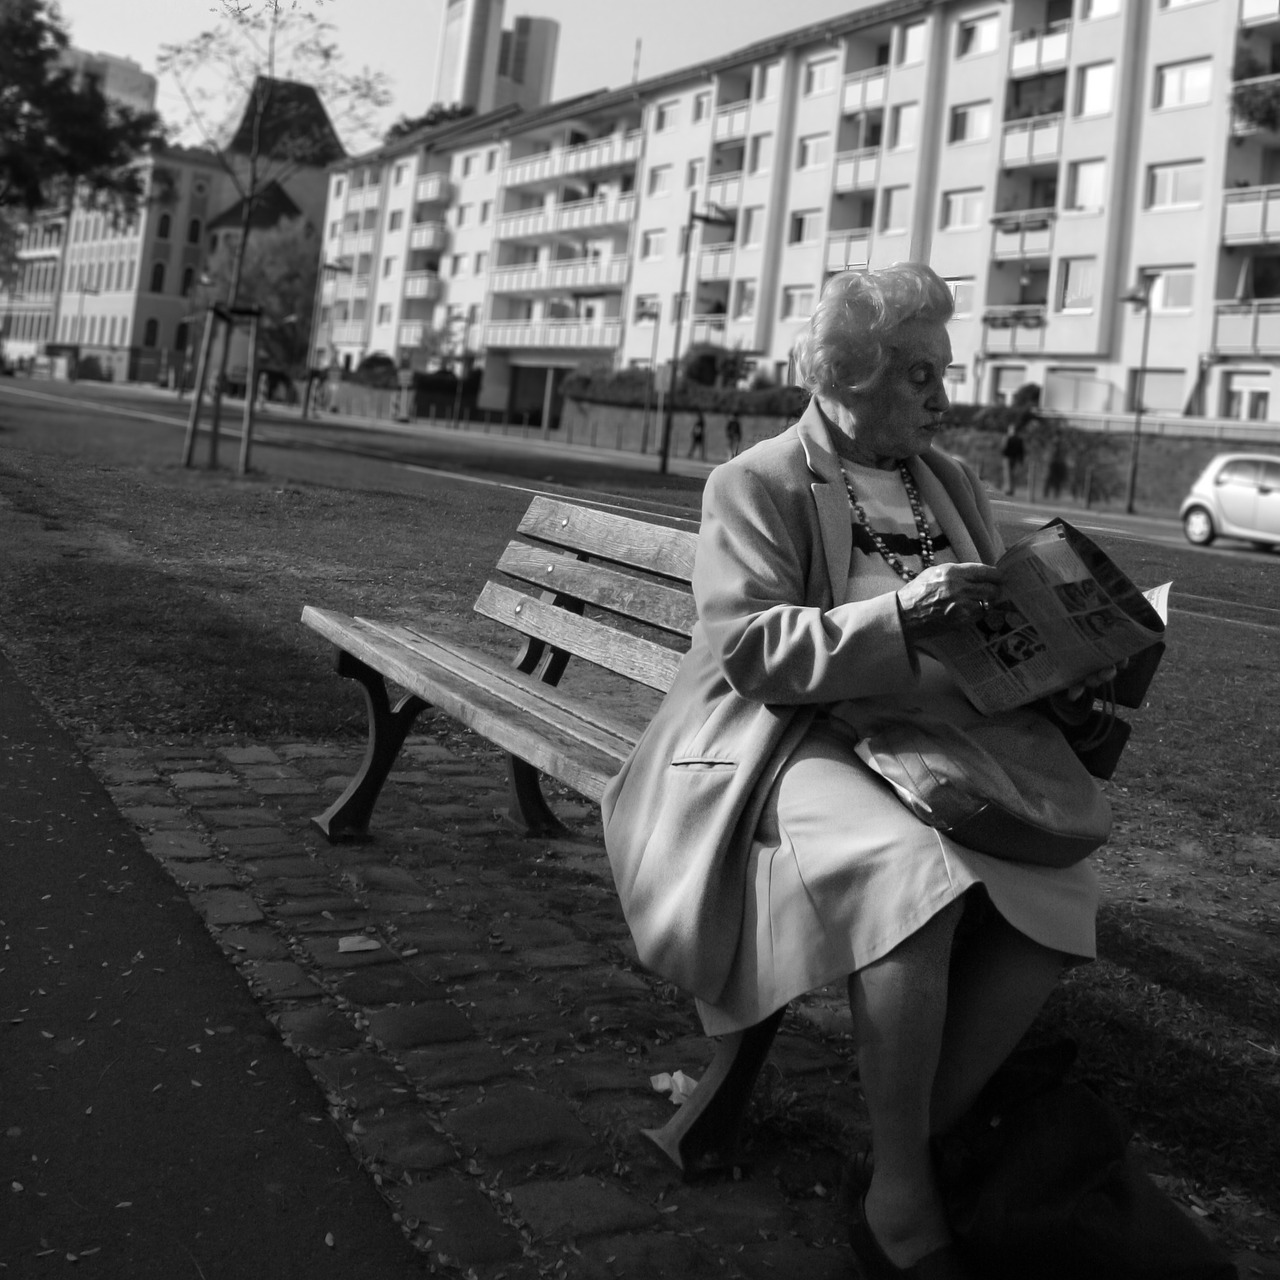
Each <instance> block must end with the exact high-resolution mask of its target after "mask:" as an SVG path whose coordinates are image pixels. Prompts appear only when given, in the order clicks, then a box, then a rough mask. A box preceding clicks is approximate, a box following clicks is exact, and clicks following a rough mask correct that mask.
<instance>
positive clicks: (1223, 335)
mask: <svg viewBox="0 0 1280 1280" xmlns="http://www.w3.org/2000/svg"><path fill="white" fill-rule="evenodd" d="M1213 349H1214V351H1215V352H1217V353H1220V354H1222V355H1243V356H1267V357H1270V358H1273V359H1274V358H1275V357H1276V356H1280V298H1261V299H1259V300H1257V301H1255V302H1220V303H1218V304H1217V306H1216V307H1215V308H1214V316H1213Z"/></svg>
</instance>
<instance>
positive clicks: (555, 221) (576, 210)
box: [494, 194, 636, 240]
mask: <svg viewBox="0 0 1280 1280" xmlns="http://www.w3.org/2000/svg"><path fill="white" fill-rule="evenodd" d="M635 212H636V198H635V196H634V195H630V194H629V195H617V196H613V197H612V198H610V197H608V196H603V195H602V196H600V197H598V198H597V199H595V200H575V201H574V202H573V203H572V204H561V205H556V206H554V207H553V208H550V209H547V208H542V209H527V210H525V211H524V212H522V213H508V214H506V215H504V216H503V217H501V218H499V219H498V220H497V223H496V224H495V226H494V239H495V240H537V239H541V238H544V237H547V238H549V237H552V236H556V235H560V234H564V233H567V232H574V231H590V230H595V229H597V228H600V227H610V226H619V225H623V226H625V225H626V224H628V223H629V222H630V221H631V220H632V218H634V217H635Z"/></svg>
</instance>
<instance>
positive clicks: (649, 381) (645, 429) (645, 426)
mask: <svg viewBox="0 0 1280 1280" xmlns="http://www.w3.org/2000/svg"><path fill="white" fill-rule="evenodd" d="M648 314H649V317H650V318H651V319H652V320H653V347H652V349H651V350H650V352H649V376H648V377H647V378H646V379H645V380H644V417H643V418H642V419H641V424H640V452H641V453H648V452H649V402H650V401H651V400H652V398H653V392H654V384H655V383H656V382H657V380H658V329H659V322H660V321H661V319H662V308H661V307H658V308H657V310H655V311H650V312H649V313H648Z"/></svg>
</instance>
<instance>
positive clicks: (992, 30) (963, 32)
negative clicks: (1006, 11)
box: [956, 13, 1000, 58]
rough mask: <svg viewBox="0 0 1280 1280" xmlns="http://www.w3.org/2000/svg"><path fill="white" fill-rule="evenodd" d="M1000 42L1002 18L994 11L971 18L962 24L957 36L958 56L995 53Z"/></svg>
mask: <svg viewBox="0 0 1280 1280" xmlns="http://www.w3.org/2000/svg"><path fill="white" fill-rule="evenodd" d="M999 44H1000V19H999V18H998V17H996V15H995V14H994V13H987V14H983V16H982V17H981V18H970V19H969V20H968V21H967V22H962V23H961V24H960V30H959V32H958V33H957V36H956V57H957V58H970V57H975V56H976V55H978V54H980V53H994V52H995V50H996V48H997V46H998V45H999Z"/></svg>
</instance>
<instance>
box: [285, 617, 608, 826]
mask: <svg viewBox="0 0 1280 1280" xmlns="http://www.w3.org/2000/svg"><path fill="white" fill-rule="evenodd" d="M303 621H304V622H305V623H306V624H307V625H308V626H310V627H312V628H313V629H314V630H316V631H318V632H319V633H320V634H321V635H323V636H325V637H326V638H327V639H329V640H331V641H332V642H333V643H334V644H336V645H339V646H340V647H341V648H342V649H344V650H345V651H346V652H347V653H349V654H351V655H352V656H353V657H355V658H358V659H359V660H360V661H362V662H365V663H367V664H368V665H369V666H372V667H374V668H375V669H376V670H378V671H380V672H382V674H384V675H385V676H387V677H388V678H389V679H391V680H392V681H394V682H395V683H396V684H399V685H402V686H403V687H404V688H406V689H408V690H410V691H411V692H413V693H416V694H417V695H418V696H419V697H421V698H423V699H424V700H426V701H427V702H429V703H430V704H431V705H433V706H436V707H439V708H440V709H441V710H442V711H444V712H446V713H447V714H448V715H450V716H452V717H453V718H454V719H456V720H458V721H459V722H460V723H462V724H465V725H467V726H468V727H469V728H472V729H474V730H475V731H476V732H477V733H479V734H480V735H481V736H482V737H484V738H486V739H488V740H489V741H490V742H492V743H494V744H495V745H496V746H498V747H501V748H502V749H503V750H504V751H510V752H511V753H512V754H513V755H516V756H518V757H519V758H520V759H522V760H526V761H527V762H528V763H529V764H531V765H533V766H534V768H536V769H539V770H541V771H542V772H543V773H545V774H548V775H550V776H551V777H553V778H557V779H559V780H560V781H561V782H564V783H565V784H567V785H568V786H570V787H572V788H573V789H574V790H575V791H577V792H578V793H579V794H581V795H583V796H585V797H587V799H589V800H596V801H598V800H599V799H600V797H601V795H603V793H604V788H605V785H606V783H607V782H608V780H609V779H610V778H611V777H613V775H614V774H615V773H617V771H618V769H619V767H620V766H621V764H622V761H623V759H624V758H625V756H626V751H627V750H629V743H628V741H627V739H626V738H625V737H623V736H621V735H620V736H619V737H618V739H617V745H616V746H614V747H613V748H605V747H603V746H601V745H598V740H599V737H600V735H599V733H598V729H597V726H595V725H590V726H589V727H587V728H586V729H585V730H584V720H583V718H582V717H580V716H578V715H576V714H575V713H574V711H573V708H572V702H571V700H570V699H568V698H567V696H566V695H563V694H562V695H559V697H558V698H556V699H548V698H541V699H539V700H538V701H537V702H536V703H533V702H530V703H525V704H522V703H521V702H520V701H519V700H518V699H516V698H514V697H512V696H511V692H510V690H511V685H510V683H509V682H507V681H502V682H495V681H492V680H491V678H490V677H491V675H492V674H493V673H492V672H491V671H490V670H489V669H488V668H487V666H486V664H484V663H481V662H477V663H475V664H474V667H473V670H472V671H471V672H470V673H469V674H462V673H459V672H456V671H451V670H449V669H448V668H447V667H443V666H437V665H434V664H432V663H431V662H430V660H429V659H427V657H426V656H425V655H424V654H423V653H421V652H419V651H418V650H417V649H416V647H415V648H411V647H410V646H408V645H406V644H403V643H401V642H399V641H398V640H397V639H396V638H395V637H394V636H393V635H391V634H388V632H387V630H386V629H384V628H383V627H382V626H380V625H371V624H370V623H369V622H368V621H367V620H365V619H360V618H349V617H346V616H344V615H342V614H335V613H332V612H330V611H328V610H319V609H313V608H310V607H308V608H307V609H306V610H305V611H304V613H303ZM415 639H416V637H415ZM505 674H507V673H504V675H505ZM516 674H517V675H518V674H519V673H516ZM528 684H529V685H531V686H534V687H535V688H536V689H540V690H547V691H548V692H554V691H551V690H549V689H547V686H539V685H538V682H537V681H535V680H532V679H530V680H529V681H528Z"/></svg>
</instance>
